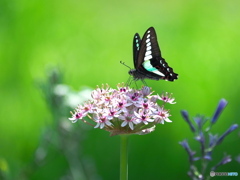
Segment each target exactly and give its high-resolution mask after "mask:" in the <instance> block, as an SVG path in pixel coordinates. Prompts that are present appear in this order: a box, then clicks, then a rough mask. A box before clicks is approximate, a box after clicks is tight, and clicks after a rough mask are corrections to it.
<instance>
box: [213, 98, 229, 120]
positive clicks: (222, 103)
mask: <svg viewBox="0 0 240 180" xmlns="http://www.w3.org/2000/svg"><path fill="white" fill-rule="evenodd" d="M227 103H228V102H227V101H226V100H225V99H221V100H220V101H219V103H218V107H217V109H216V111H215V113H214V115H213V117H212V120H211V124H214V123H215V122H216V121H217V119H218V117H219V116H220V114H221V113H222V111H223V109H224V108H225V107H226V106H227Z"/></svg>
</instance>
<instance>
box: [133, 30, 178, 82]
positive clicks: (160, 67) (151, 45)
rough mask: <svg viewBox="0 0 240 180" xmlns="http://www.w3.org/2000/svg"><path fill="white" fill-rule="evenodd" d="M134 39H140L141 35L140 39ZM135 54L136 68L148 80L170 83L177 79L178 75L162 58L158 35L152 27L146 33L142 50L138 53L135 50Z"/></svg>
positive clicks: (141, 46) (141, 45)
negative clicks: (161, 80)
mask: <svg viewBox="0 0 240 180" xmlns="http://www.w3.org/2000/svg"><path fill="white" fill-rule="evenodd" d="M134 38H136V39H140V37H139V35H138V37H137V36H136V35H135V36H134ZM135 46H136V45H135ZM137 47H138V46H137ZM135 53H136V54H135V55H134V66H135V68H136V69H137V70H138V71H139V72H140V73H142V74H145V75H146V78H150V79H165V80H168V81H173V80H174V79H177V74H175V73H174V72H173V69H172V68H171V67H169V66H168V64H167V62H166V61H165V59H164V58H162V56H161V51H160V48H159V45H158V41H157V35H156V32H155V30H154V28H153V27H150V28H149V29H148V30H147V31H146V32H145V34H144V36H143V38H142V41H141V44H140V49H139V51H138V53H137V51H136V50H135ZM137 54H138V55H137Z"/></svg>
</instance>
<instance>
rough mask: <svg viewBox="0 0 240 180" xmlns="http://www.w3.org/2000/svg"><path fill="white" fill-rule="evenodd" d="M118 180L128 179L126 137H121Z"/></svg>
mask: <svg viewBox="0 0 240 180" xmlns="http://www.w3.org/2000/svg"><path fill="white" fill-rule="evenodd" d="M120 137H121V147H120V148H121V149H120V180H127V179H128V136H127V135H121V136H120Z"/></svg>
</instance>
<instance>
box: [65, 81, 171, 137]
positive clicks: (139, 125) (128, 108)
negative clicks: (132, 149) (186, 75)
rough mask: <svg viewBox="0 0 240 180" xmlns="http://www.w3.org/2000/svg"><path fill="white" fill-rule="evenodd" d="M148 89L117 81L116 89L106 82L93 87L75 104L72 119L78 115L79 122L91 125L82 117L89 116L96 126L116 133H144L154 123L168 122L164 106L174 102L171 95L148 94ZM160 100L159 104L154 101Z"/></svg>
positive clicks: (76, 118) (167, 114)
mask: <svg viewBox="0 0 240 180" xmlns="http://www.w3.org/2000/svg"><path fill="white" fill-rule="evenodd" d="M152 93H153V92H151V89H150V88H149V87H147V86H144V87H142V88H141V89H140V90H136V89H132V88H130V87H128V86H124V84H118V85H117V89H112V88H110V87H109V86H108V85H106V86H105V87H104V86H102V88H100V87H97V89H95V90H94V91H93V92H92V94H91V96H92V100H89V101H88V102H86V103H84V104H83V105H79V106H78V107H77V108H76V109H75V111H74V112H71V113H72V118H69V120H71V121H72V122H76V121H77V120H79V119H81V120H83V122H85V123H87V124H90V125H92V124H91V123H90V122H89V121H87V120H85V119H83V118H84V117H86V116H87V117H89V118H90V119H91V120H92V121H94V122H95V123H96V125H92V126H94V127H95V128H100V129H104V130H107V131H109V132H111V135H117V134H132V133H135V134H147V133H150V132H151V131H153V130H154V128H155V125H156V124H159V123H160V124H164V121H166V122H172V121H171V120H170V119H169V116H170V114H169V110H166V109H165V108H164V105H165V104H166V103H169V104H174V103H175V102H174V98H172V97H171V95H170V94H168V93H165V94H162V95H161V96H159V95H152ZM158 100H159V101H162V102H163V103H162V105H161V106H159V105H158V104H157V101H158Z"/></svg>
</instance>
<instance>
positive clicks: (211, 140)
mask: <svg viewBox="0 0 240 180" xmlns="http://www.w3.org/2000/svg"><path fill="white" fill-rule="evenodd" d="M217 138H218V135H217V134H216V135H212V134H211V133H209V147H212V146H213V145H214V144H216V142H217Z"/></svg>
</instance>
